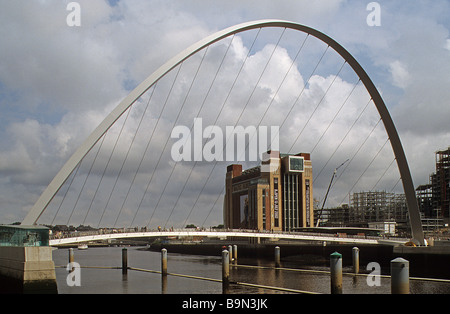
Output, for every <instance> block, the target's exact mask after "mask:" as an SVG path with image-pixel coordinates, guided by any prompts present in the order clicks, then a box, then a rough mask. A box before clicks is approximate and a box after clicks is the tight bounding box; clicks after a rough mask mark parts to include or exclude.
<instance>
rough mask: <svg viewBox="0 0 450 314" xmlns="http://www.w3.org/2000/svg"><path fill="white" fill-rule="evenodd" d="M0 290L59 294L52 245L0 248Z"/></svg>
mask: <svg viewBox="0 0 450 314" xmlns="http://www.w3.org/2000/svg"><path fill="white" fill-rule="evenodd" d="M0 293H23V294H30V293H39V294H41V293H52V294H53V293H58V289H57V285H56V274H55V264H54V263H53V260H52V248H51V247H49V246H33V247H19V246H5V247H0Z"/></svg>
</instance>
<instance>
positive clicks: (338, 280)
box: [330, 252, 342, 294]
mask: <svg viewBox="0 0 450 314" xmlns="http://www.w3.org/2000/svg"><path fill="white" fill-rule="evenodd" d="M330 273H331V294H342V255H341V254H339V253H338V252H334V253H333V254H331V255H330Z"/></svg>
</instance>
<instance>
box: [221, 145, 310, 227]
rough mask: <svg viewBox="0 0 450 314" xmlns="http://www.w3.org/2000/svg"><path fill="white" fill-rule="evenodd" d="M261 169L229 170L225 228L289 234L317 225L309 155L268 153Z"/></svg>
mask: <svg viewBox="0 0 450 314" xmlns="http://www.w3.org/2000/svg"><path fill="white" fill-rule="evenodd" d="M267 156H268V158H265V160H266V161H263V162H262V163H261V165H260V166H257V167H254V168H251V169H248V170H245V171H242V165H240V164H234V165H230V166H228V167H227V174H226V179H225V180H226V189H225V198H224V223H225V227H226V228H231V229H239V228H243V229H253V230H273V231H281V230H284V231H290V230H293V229H295V228H299V227H312V226H314V212H313V186H312V182H313V181H312V165H311V158H310V154H305V153H300V154H296V155H289V154H280V153H279V152H278V151H269V152H268V153H267Z"/></svg>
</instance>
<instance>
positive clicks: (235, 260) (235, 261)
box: [233, 244, 238, 264]
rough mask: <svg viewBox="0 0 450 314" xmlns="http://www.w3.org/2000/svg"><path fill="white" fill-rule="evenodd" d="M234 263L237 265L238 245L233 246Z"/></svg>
mask: <svg viewBox="0 0 450 314" xmlns="http://www.w3.org/2000/svg"><path fill="white" fill-rule="evenodd" d="M233 255H234V263H235V264H237V256H238V255H237V245H236V244H235V245H233Z"/></svg>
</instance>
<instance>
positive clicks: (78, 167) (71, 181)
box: [51, 162, 81, 225]
mask: <svg viewBox="0 0 450 314" xmlns="http://www.w3.org/2000/svg"><path fill="white" fill-rule="evenodd" d="M80 166H81V162H80V163H79V164H78V165H77V169H76V170H75V173H73V174H72V179H71V180H70V183H69V185H68V187H67V190H66V192H65V193H64V196H63V199H62V200H61V203H59V206H58V209H57V210H56V213H55V215H54V216H53V219H52V222H51V225H53V222H54V221H55V219H56V217H57V216H58V213H59V211H60V210H61V207H62V204H63V203H64V201H65V199H66V196H67V193H68V192H69V190H70V187H71V186H72V183H73V180H74V179H75V177H76V176H77V173H78V169H80Z"/></svg>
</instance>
